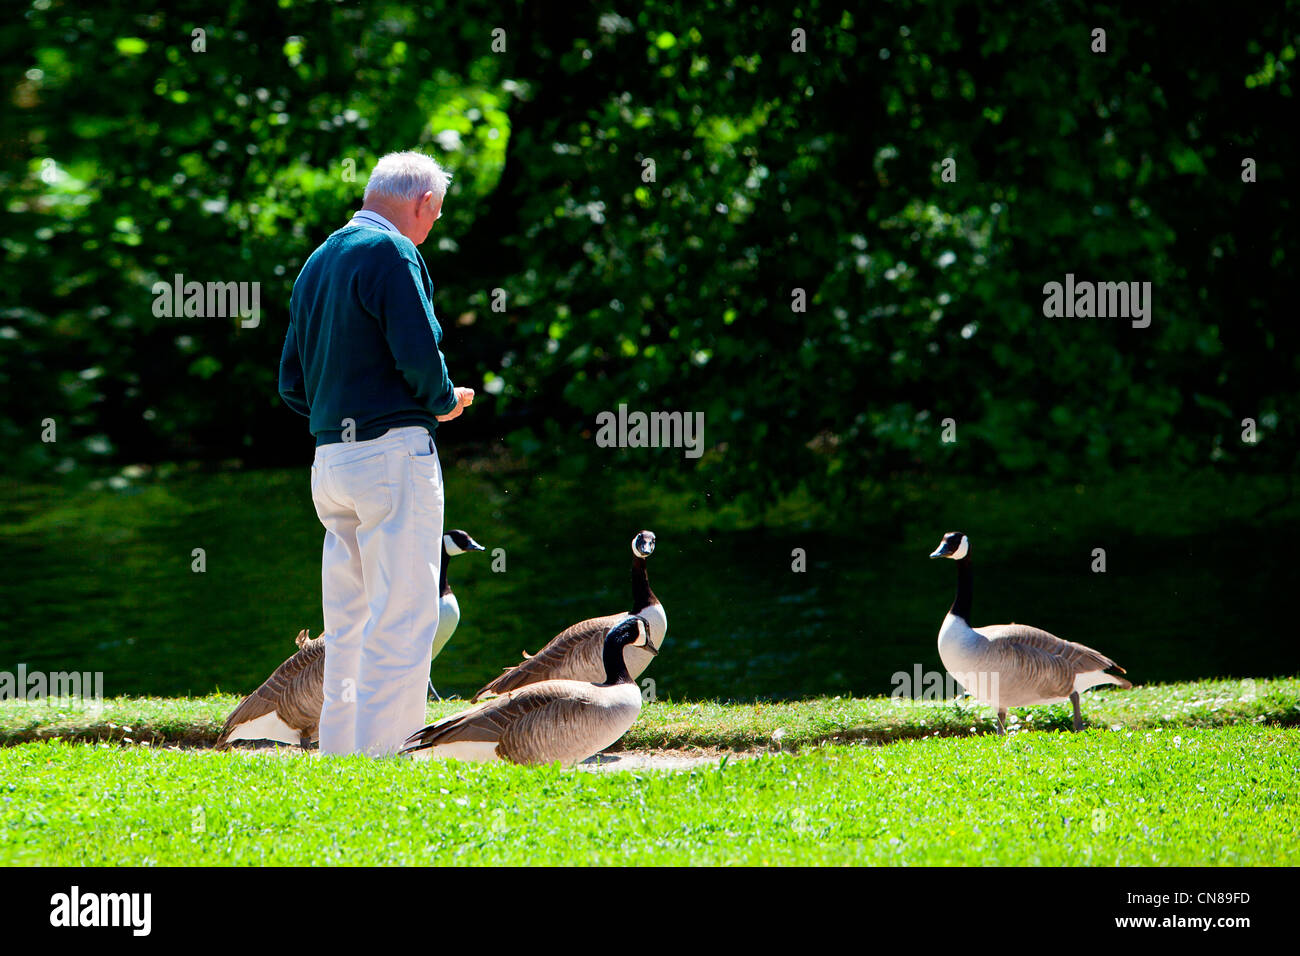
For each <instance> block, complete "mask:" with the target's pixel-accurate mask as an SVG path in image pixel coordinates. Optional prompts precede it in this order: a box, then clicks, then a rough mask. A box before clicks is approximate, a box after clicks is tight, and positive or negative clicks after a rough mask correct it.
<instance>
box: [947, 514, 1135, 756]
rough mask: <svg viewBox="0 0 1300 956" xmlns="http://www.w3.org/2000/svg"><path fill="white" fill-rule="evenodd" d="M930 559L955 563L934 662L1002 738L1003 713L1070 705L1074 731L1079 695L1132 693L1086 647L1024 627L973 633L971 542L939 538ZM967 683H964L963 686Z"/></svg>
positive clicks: (955, 536) (957, 536)
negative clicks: (980, 706) (991, 713)
mask: <svg viewBox="0 0 1300 956" xmlns="http://www.w3.org/2000/svg"><path fill="white" fill-rule="evenodd" d="M930 557H932V558H951V559H953V560H954V561H956V562H957V598H956V600H954V601H953V602H952V609H951V610H950V611H949V612H948V615H947V617H945V618H944V619H943V625H942V626H941V627H940V628H939V658H940V659H941V660H942V661H943V666H944V667H945V668H947V670H948V673H949V674H951V675H952V676H953V677H954V678H955V679H956V680H957V682H958V683H960V684H962V686H963V687H965V688H966V691H967V692H968V693H970V694H971V696H973V697H975V699H976V700H979V701H981V702H983V703H986V704H990V705H991V706H993V707H994V708H996V709H997V712H998V730H999V731H1000V732H1001V733H1006V732H1007V708H1008V707H1026V706H1029V705H1031V704H1057V703H1060V702H1062V701H1064V700H1067V699H1068V700H1069V701H1070V703H1071V704H1073V705H1074V729H1075V730H1076V731H1079V730H1082V729H1083V714H1082V713H1080V711H1079V691H1083V690H1087V689H1088V688H1089V687H1096V686H1098V685H1099V684H1116V685H1118V686H1119V687H1121V688H1128V687H1132V686H1133V685H1132V684H1130V683H1129V682H1128V681H1127V680H1125V679H1124V678H1123V677H1117V676H1115V675H1114V674H1108V673H1106V671H1108V670H1110V669H1112V668H1113V669H1115V670H1117V671H1119V672H1120V673H1121V674H1122V673H1124V668H1122V667H1120V666H1119V665H1118V664H1116V663H1115V662H1114V661H1112V660H1111V659H1110V658H1109V657H1107V656H1106V655H1104V654H1101V653H1099V652H1097V651H1094V650H1093V649H1092V648H1091V647H1085V646H1084V645H1082V644H1076V643H1074V642H1073V641H1065V640H1062V639H1061V638H1059V637H1057V636H1056V635H1054V634H1049V633H1047V631H1043V630H1039V629H1038V628H1036V627H1029V626H1027V625H1024V624H1014V623H1013V624H994V625H991V626H987V627H975V628H972V627H971V626H970V624H969V623H968V622H969V620H970V608H971V565H970V541H969V539H967V537H966V536H965V535H964V534H962V533H961V532H960V531H950V532H948V533H947V534H946V535H944V536H943V541H941V542H940V543H939V547H937V548H935V550H934V553H933V554H931V555H930ZM968 681H969V683H968Z"/></svg>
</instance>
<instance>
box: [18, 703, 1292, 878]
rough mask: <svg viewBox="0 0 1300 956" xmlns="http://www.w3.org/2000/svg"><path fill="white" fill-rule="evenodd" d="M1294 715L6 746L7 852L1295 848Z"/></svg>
mask: <svg viewBox="0 0 1300 956" xmlns="http://www.w3.org/2000/svg"><path fill="white" fill-rule="evenodd" d="M1298 754H1300V730H1297V729H1296V728H1293V727H1271V726H1270V727H1251V726H1233V727H1220V728H1212V729H1180V730H1177V731H1175V730H1170V729H1164V730H1159V729H1157V730H1152V731H1142V730H1138V731H1122V732H1114V731H1108V730H1091V731H1086V732H1084V733H1082V734H1064V733H1028V734H1018V735H1013V736H1011V737H1008V738H1001V737H994V736H989V735H979V736H973V737H969V738H964V739H963V738H954V737H947V738H939V739H930V740H908V741H902V742H899V743H896V744H892V745H889V746H865V745H852V744H830V745H822V746H817V747H813V748H810V749H807V750H805V751H801V752H799V753H772V754H765V755H762V756H757V757H753V758H746V759H732V760H730V761H728V762H727V763H725V764H723V765H720V766H716V765H715V766H707V767H701V768H696V769H694V770H690V771H678V772H671V771H639V772H618V773H603V774H593V773H588V772H584V771H581V770H561V769H559V768H557V767H545V768H522V767H513V766H481V765H470V764H452V763H444V764H440V763H432V762H431V763H413V762H409V761H403V760H381V761H371V760H367V759H365V758H360V757H349V758H343V759H336V760H324V759H318V758H311V757H302V756H297V757H288V756H281V755H276V754H273V753H234V754H220V753H216V752H212V751H168V750H160V749H157V748H148V747H121V746H119V745H117V744H110V743H103V744H98V745H85V744H70V743H66V742H42V743H29V744H21V745H18V746H14V747H10V748H5V749H3V750H0V780H3V781H4V782H3V783H0V863H7V864H13V863H22V864H55V865H123V864H135V865H177V864H179V865H227V864H229V865H249V864H281V865H307V864H356V865H369V864H392V863H407V864H451V863H466V864H468V863H479V864H529V863H534V864H536V863H548V864H596V863H615V864H617V863H623V864H629V863H630V864H681V863H694V864H775V863H784V864H859V863H886V864H890V863H892V864H967V865H969V864H1050V865H1057V864H1063V865H1068V864H1098V865H1121V866H1126V865H1243V864H1273V865H1288V864H1291V865H1294V864H1296V863H1300V839H1297V836H1298V835H1300V794H1297V788H1296V774H1297V769H1300V768H1298V767H1297V759H1298V758H1297V755H1298Z"/></svg>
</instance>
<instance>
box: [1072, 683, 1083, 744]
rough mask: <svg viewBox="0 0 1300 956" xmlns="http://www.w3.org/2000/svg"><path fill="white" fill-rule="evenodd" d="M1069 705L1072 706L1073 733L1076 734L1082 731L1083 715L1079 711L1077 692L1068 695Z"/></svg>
mask: <svg viewBox="0 0 1300 956" xmlns="http://www.w3.org/2000/svg"><path fill="white" fill-rule="evenodd" d="M1070 703H1071V704H1073V705H1074V732H1075V733H1076V734H1077V733H1078V732H1079V731H1081V730H1083V713H1082V712H1081V711H1080V710H1079V692H1078V691H1077V690H1076V691H1075V692H1074V693H1073V694H1071V695H1070Z"/></svg>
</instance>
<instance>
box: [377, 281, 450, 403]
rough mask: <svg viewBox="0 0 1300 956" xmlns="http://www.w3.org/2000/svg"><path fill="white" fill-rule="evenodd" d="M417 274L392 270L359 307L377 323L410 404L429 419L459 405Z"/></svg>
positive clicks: (437, 329) (438, 328)
mask: <svg viewBox="0 0 1300 956" xmlns="http://www.w3.org/2000/svg"><path fill="white" fill-rule="evenodd" d="M421 272H422V270H421V269H420V267H419V266H417V265H416V264H415V263H413V262H411V261H410V260H407V259H403V260H401V262H400V263H397V264H395V265H394V266H393V267H392V268H390V269H389V270H388V271H387V272H386V273H385V274H384V275H382V276H380V277H379V279H378V281H376V282H375V284H374V285H373V286H372V288H371V295H370V296H369V299H368V300H367V299H366V298H363V304H364V305H365V306H366V308H367V309H369V310H370V313H371V314H372V315H373V316H374V317H375V318H376V320H378V322H379V327H380V329H382V330H383V333H384V338H386V339H387V340H388V347H389V348H390V349H391V350H392V352H393V360H394V362H396V364H397V370H398V371H399V372H401V373H402V377H403V378H404V379H406V383H407V385H409V386H410V387H411V391H412V393H413V394H414V395H415V400H416V401H418V402H419V403H420V404H421V405H423V406H424V407H425V408H427V409H429V411H431V412H433V413H434V415H445V414H447V413H448V412H450V411H451V410H452V409H454V408H456V407H457V406H458V405H459V404H460V403H459V400H458V399H457V397H456V389H455V388H454V387H453V385H452V384H451V377H450V376H449V375H448V374H447V363H446V361H445V360H444V359H443V357H442V350H441V349H439V347H438V346H439V344H440V343H441V342H442V327H441V326H439V325H438V319H437V317H436V316H434V314H433V303H432V302H431V301H430V300H429V296H428V293H427V292H425V288H424V276H423V275H422V274H421Z"/></svg>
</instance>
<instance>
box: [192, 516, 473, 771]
mask: <svg viewBox="0 0 1300 956" xmlns="http://www.w3.org/2000/svg"><path fill="white" fill-rule="evenodd" d="M484 550H486V549H485V548H484V547H483V545H481V544H479V543H478V542H477V541H475V540H474V539H473V538H471V537H470V536H469V535H468V534H466V533H465V532H464V531H461V530H459V529H456V530H454V531H448V532H447V533H446V534H444V535H443V536H442V568H441V570H440V579H439V591H440V592H441V593H440V595H439V608H438V630H437V632H436V633H435V634H434V637H433V655H432V656H433V658H437V656H438V654H439V653H440V652H441V651H442V649H443V648H444V647H446V646H447V642H448V641H449V640H451V635H452V634H453V633H454V632H455V630H456V625H457V624H458V623H459V622H460V605H459V604H458V603H457V602H456V596H455V595H454V594H452V593H451V585H449V584H448V583H447V559H448V557H449V556H451V555H456V554H464V553H465V552H467V551H484ZM295 642H296V643H297V645H298V651H297V653H296V654H294V655H293V656H292V657H290V658H289V659H288V660H287V661H285V662H284V663H283V664H281V665H280V666H279V667H277V668H276V669H275V673H273V674H272V675H271V676H270V677H268V678H267V679H266V682H265V683H264V684H262V686H261V687H259V688H257V690H255V691H253V692H252V693H251V694H249V695H248V696H247V697H245V698H244V699H243V700H242V701H241V702H240V703H239V706H237V707H236V708H235V709H234V710H233V711H231V713H230V716H229V717H227V718H226V723H225V726H224V727H222V728H221V735H220V736H219V737H218V738H217V743H216V747H217V749H218V750H224V749H226V748H227V747H229V746H230V744H231V743H233V742H234V741H236V740H278V741H280V742H281V743H286V744H295V745H297V746H300V747H302V748H304V749H305V748H306V747H307V745H308V744H309V743H315V742H316V741H317V740H318V739H319V737H320V711H321V706H322V705H323V704H324V690H325V639H324V637H323V636H322V637H315V638H313V637H311V636H310V634H309V633H308V632H307V631H306V630H303V631H301V632H299V634H298V637H297V638H295ZM429 690H430V691H432V692H433V694H434V695H435V696H437V693H438V692H437V691H436V690H433V681H430V682H429Z"/></svg>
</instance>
